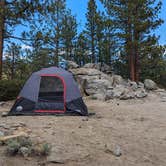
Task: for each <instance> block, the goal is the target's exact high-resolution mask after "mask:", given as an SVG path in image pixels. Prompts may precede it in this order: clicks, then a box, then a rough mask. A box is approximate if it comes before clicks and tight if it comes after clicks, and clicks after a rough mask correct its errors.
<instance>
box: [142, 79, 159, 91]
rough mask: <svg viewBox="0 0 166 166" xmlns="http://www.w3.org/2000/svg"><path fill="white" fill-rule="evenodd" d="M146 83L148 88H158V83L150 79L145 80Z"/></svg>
mask: <svg viewBox="0 0 166 166" xmlns="http://www.w3.org/2000/svg"><path fill="white" fill-rule="evenodd" d="M144 85H145V88H146V89H147V90H156V89H157V84H156V83H155V82H154V81H152V80H150V79H146V80H145V81H144Z"/></svg>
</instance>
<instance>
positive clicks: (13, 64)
mask: <svg viewBox="0 0 166 166" xmlns="http://www.w3.org/2000/svg"><path fill="white" fill-rule="evenodd" d="M11 53H12V66H11V80H13V79H14V66H15V55H14V51H12V52H11Z"/></svg>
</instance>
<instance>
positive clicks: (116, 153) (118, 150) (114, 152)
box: [105, 145, 122, 157]
mask: <svg viewBox="0 0 166 166" xmlns="http://www.w3.org/2000/svg"><path fill="white" fill-rule="evenodd" d="M105 146H106V150H105V152H106V153H111V154H112V155H114V156H116V157H120V156H121V155H122V151H121V148H120V146H118V145H116V146H115V147H113V148H110V147H109V146H107V145H105Z"/></svg>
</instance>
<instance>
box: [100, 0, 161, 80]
mask: <svg viewBox="0 0 166 166" xmlns="http://www.w3.org/2000/svg"><path fill="white" fill-rule="evenodd" d="M101 2H102V3H103V4H104V5H105V7H106V8H107V10H108V13H109V14H110V16H111V19H112V20H113V22H114V25H115V26H116V32H117V36H118V37H119V39H120V41H122V45H123V48H124V53H125V55H126V58H127V59H128V65H129V71H130V78H131V80H133V81H139V79H140V78H139V74H140V72H141V68H140V67H141V66H140V64H141V63H142V61H143V60H144V58H143V57H145V56H148V54H146V53H147V50H148V52H149V53H151V54H153V51H154V49H152V47H153V48H154V47H155V46H157V40H158V38H157V37H156V36H155V35H154V34H152V30H155V29H156V28H157V27H158V26H160V25H161V24H162V20H161V19H160V18H159V17H158V15H159V13H160V10H161V5H162V4H161V1H158V0H141V1H140V0H128V1H122V0H111V1H108V0H101ZM157 47H158V46H157ZM157 47H156V48H157Z"/></svg>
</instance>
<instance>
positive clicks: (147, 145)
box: [0, 95, 166, 166]
mask: <svg viewBox="0 0 166 166" xmlns="http://www.w3.org/2000/svg"><path fill="white" fill-rule="evenodd" d="M85 102H86V104H87V106H88V109H89V112H95V113H96V115H94V116H91V117H88V118H87V117H76V116H74V117H72V116H61V117H56V116H33V117H31V116H25V117H24V116H21V117H4V118H2V117H0V124H3V125H6V126H12V125H17V124H19V123H24V124H26V127H27V128H28V129H29V134H30V137H32V138H36V139H39V140H47V142H49V143H51V145H52V153H51V156H50V157H52V158H55V160H56V161H60V162H62V163H63V164H58V163H48V162H47V163H46V164H45V165H48V166H53V165H64V166H111V165H112V166H166V102H161V101H160V98H158V97H157V96H155V95H150V96H149V97H148V98H146V99H142V100H130V101H117V100H113V101H109V102H101V101H96V100H90V99H85ZM12 104H13V102H8V103H7V104H5V105H4V106H3V107H0V112H2V111H7V110H9V108H10V107H11V105H12ZM116 146H119V147H120V149H121V152H122V155H121V156H120V157H117V156H115V155H113V154H112V153H111V152H110V151H111V150H113V149H114V148H115V147H116ZM4 148H5V147H3V146H0V166H38V165H44V163H45V161H46V160H47V159H46V158H37V157H34V158H33V157H30V158H26V159H24V158H23V157H21V156H15V157H6V156H5V154H4ZM109 150H110V151H109Z"/></svg>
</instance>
